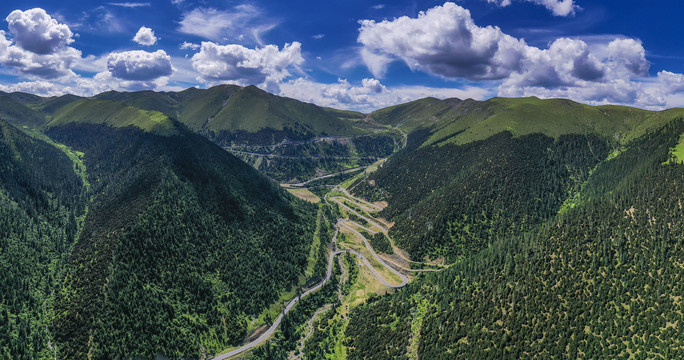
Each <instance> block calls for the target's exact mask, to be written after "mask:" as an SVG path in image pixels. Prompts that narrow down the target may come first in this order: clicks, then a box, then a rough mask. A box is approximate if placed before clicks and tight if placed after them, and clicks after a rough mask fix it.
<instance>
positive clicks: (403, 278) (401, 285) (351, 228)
mask: <svg viewBox="0 0 684 360" xmlns="http://www.w3.org/2000/svg"><path fill="white" fill-rule="evenodd" d="M348 222H350V223H352V224H355V225H358V224H356V223H355V222H353V221H348ZM338 224H339V225H340V226H342V227H344V228H346V229H348V230H351V231H352V232H353V233H354V234H356V235H357V236H360V237H361V239H362V240H363V243H364V244H365V245H366V248H367V249H368V251H370V252H371V255H373V257H374V258H375V260H377V261H378V262H379V263H380V264H381V265H382V266H384V267H386V268H387V269H389V271H391V272H393V273H395V274H396V275H398V276H399V277H400V278H401V284H399V285H392V284H388V283H387V282H386V281H385V280H384V279H383V278H382V276H380V274H378V272H377V271H376V270H375V268H373V267H372V266H370V264H368V261H367V260H366V259H365V258H364V257H363V255H361V254H358V255H359V256H360V257H361V258H362V259H363V260H364V261H365V262H366V264H368V265H369V266H370V269H371V271H373V273H374V274H375V276H376V277H378V279H380V281H381V282H382V283H383V284H385V285H387V286H389V287H392V288H400V287H403V286H404V285H406V284H407V283H408V281H409V280H408V278H407V277H406V276H404V274H402V273H400V272H399V271H397V270H395V269H394V268H393V267H391V266H389V265H387V263H386V262H384V261H383V260H382V259H381V258H380V257H379V256H378V254H377V253H376V252H375V250H373V247H372V246H370V244H369V243H368V239H366V237H364V236H363V235H361V233H360V232H358V231H356V229H354V228H353V227H351V226H349V225H347V224H346V222H345V221H339V222H338Z"/></svg>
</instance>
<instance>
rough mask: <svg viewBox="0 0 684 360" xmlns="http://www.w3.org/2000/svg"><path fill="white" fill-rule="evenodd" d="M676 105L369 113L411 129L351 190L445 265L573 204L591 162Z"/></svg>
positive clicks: (501, 101) (512, 102)
mask: <svg viewBox="0 0 684 360" xmlns="http://www.w3.org/2000/svg"><path fill="white" fill-rule="evenodd" d="M430 109H433V110H430ZM683 112H684V110H683V109H672V110H667V111H663V112H651V111H645V110H640V109H634V108H627V107H619V106H599V107H591V106H587V105H582V104H578V103H575V102H572V101H569V100H561V99H552V100H540V99H537V98H523V99H506V98H494V99H491V100H488V101H485V102H476V101H472V100H466V101H457V100H445V101H439V100H434V99H424V100H420V101H417V102H414V103H409V104H405V105H400V106H398V107H394V108H390V109H386V110H380V111H379V113H381V114H385V115H387V116H390V115H388V114H392V113H396V116H399V117H400V118H401V119H414V120H415V121H414V122H413V123H409V122H406V123H404V124H409V125H408V126H409V129H410V128H411V127H413V129H414V130H413V131H412V132H410V133H409V135H408V137H407V148H406V149H404V150H403V151H401V152H399V153H397V154H396V155H394V156H393V157H392V158H390V160H389V161H388V162H387V163H386V164H385V165H384V166H383V168H382V169H380V171H378V172H377V173H375V174H373V175H372V176H371V177H369V178H368V179H366V180H365V181H363V182H360V183H358V184H357V185H356V186H355V188H354V190H355V191H357V192H358V193H360V194H363V195H365V196H367V197H370V198H372V199H374V200H386V201H388V203H389V207H387V208H386V209H385V210H384V211H383V215H384V216H386V217H388V219H389V220H391V221H395V222H396V223H397V224H396V226H394V227H393V228H392V229H391V234H392V235H393V236H394V238H395V240H396V242H397V244H398V245H399V246H400V247H402V248H404V249H406V250H408V251H409V252H410V253H411V255H412V256H413V257H414V258H415V259H422V258H423V257H424V256H429V257H431V258H438V257H444V258H445V259H446V261H447V262H449V263H450V262H453V261H455V260H456V259H458V258H460V257H463V256H467V255H469V254H472V253H475V252H478V251H479V250H480V249H483V248H485V247H487V246H488V245H489V244H490V243H491V242H492V241H493V240H494V239H497V238H500V237H505V236H510V235H512V234H516V233H519V232H521V231H527V230H530V229H532V228H534V227H535V226H537V225H539V224H541V223H543V222H545V221H547V220H549V219H551V218H553V217H554V216H555V215H556V213H558V212H559V211H561V210H564V209H566V208H567V207H571V206H574V205H575V203H576V199H575V200H573V198H574V197H576V196H578V191H579V190H580V189H581V187H582V186H583V184H584V183H585V181H586V180H587V177H588V176H589V174H590V173H591V171H592V170H593V169H594V167H595V166H596V165H597V164H598V163H599V162H600V161H602V160H605V159H606V158H608V157H609V156H611V154H612V156H614V155H616V154H617V153H619V152H620V151H621V148H622V147H624V146H626V144H630V143H631V141H633V140H634V139H635V138H638V137H639V136H643V134H645V133H647V132H648V131H651V130H653V129H656V128H658V127H662V126H663V125H664V124H666V123H668V122H670V121H672V119H674V118H676V117H678V116H681V115H682V113H683ZM430 114H432V115H430ZM385 115H383V116H385ZM373 116H375V115H373ZM389 118H392V117H391V116H390V117H388V119H389ZM382 121H388V120H382ZM402 121H403V120H401V121H399V122H396V121H395V122H396V123H397V125H399V126H400V128H401V127H403V126H406V125H402V124H401V122H402Z"/></svg>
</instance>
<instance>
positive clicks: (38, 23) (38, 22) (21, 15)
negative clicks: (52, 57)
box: [6, 8, 74, 55]
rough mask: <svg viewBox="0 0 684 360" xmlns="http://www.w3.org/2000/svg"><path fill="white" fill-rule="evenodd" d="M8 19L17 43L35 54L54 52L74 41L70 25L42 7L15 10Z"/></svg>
mask: <svg viewBox="0 0 684 360" xmlns="http://www.w3.org/2000/svg"><path fill="white" fill-rule="evenodd" d="M6 20H7V24H8V27H9V30H10V32H11V33H12V35H14V39H15V41H16V42H17V45H18V46H20V47H21V48H22V49H24V50H28V51H30V52H32V53H35V54H39V55H45V54H52V53H55V52H56V51H58V50H60V49H63V48H65V47H66V46H67V45H69V44H71V43H72V42H74V39H72V37H73V36H74V34H73V33H72V32H71V30H69V26H67V25H65V24H60V23H58V22H57V20H55V19H53V18H52V17H51V16H50V15H48V14H47V13H46V12H45V10H43V9H40V8H35V9H30V10H26V11H21V10H14V11H12V12H11V13H10V14H9V16H7V19H6Z"/></svg>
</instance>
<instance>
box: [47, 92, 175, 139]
mask: <svg viewBox="0 0 684 360" xmlns="http://www.w3.org/2000/svg"><path fill="white" fill-rule="evenodd" d="M68 123H87V124H106V125H109V126H112V127H117V128H118V127H126V126H135V127H137V128H139V129H141V130H143V131H145V132H150V133H154V134H157V135H163V136H172V135H177V134H178V129H177V128H176V125H175V124H174V123H173V121H172V120H171V119H170V118H169V117H168V116H167V115H165V114H163V113H160V112H158V111H152V110H142V109H140V108H136V107H133V106H127V105H124V104H122V103H119V102H115V101H107V100H92V99H83V100H79V101H75V102H72V103H70V104H68V105H66V106H64V107H63V108H61V109H60V110H59V111H57V112H56V113H55V115H54V118H53V119H52V121H50V123H48V124H47V126H48V127H52V126H59V125H65V124H68Z"/></svg>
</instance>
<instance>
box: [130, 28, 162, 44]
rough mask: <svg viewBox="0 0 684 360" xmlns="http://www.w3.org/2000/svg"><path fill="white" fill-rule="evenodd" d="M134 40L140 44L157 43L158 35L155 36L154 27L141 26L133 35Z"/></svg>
mask: <svg viewBox="0 0 684 360" xmlns="http://www.w3.org/2000/svg"><path fill="white" fill-rule="evenodd" d="M133 41H135V42H137V43H138V44H140V45H144V46H150V45H154V44H156V43H157V37H156V36H154V31H152V29H150V28H148V27H144V26H141V27H140V29H139V30H138V32H137V33H136V34H135V36H134V37H133Z"/></svg>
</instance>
